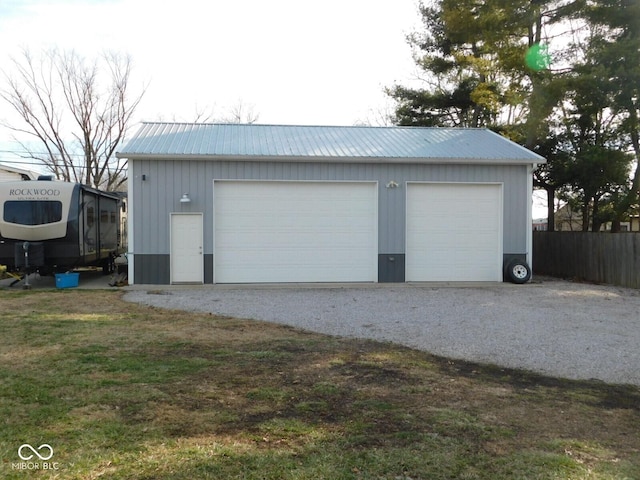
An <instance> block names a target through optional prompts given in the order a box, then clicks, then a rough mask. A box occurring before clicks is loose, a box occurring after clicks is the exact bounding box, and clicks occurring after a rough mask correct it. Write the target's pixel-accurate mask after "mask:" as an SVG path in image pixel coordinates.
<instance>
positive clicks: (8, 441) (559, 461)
mask: <svg viewBox="0 0 640 480" xmlns="http://www.w3.org/2000/svg"><path fill="white" fill-rule="evenodd" d="M0 302H2V307H3V316H2V318H1V320H0V321H1V322H2V327H1V328H2V332H3V339H2V342H0V359H2V364H0V369H1V370H2V371H1V372H0V373H1V374H2V376H1V377H2V378H3V382H2V383H1V384H0V412H1V413H2V415H3V418H5V419H7V421H6V422H5V423H4V425H3V427H2V428H3V429H4V431H3V432H2V435H1V436H0V438H1V439H0V451H1V452H2V465H1V466H2V468H3V469H4V471H3V472H2V473H3V475H2V477H3V478H24V472H23V471H19V470H16V469H15V468H13V466H14V463H15V462H18V461H19V460H18V459H17V453H16V449H17V447H18V446H19V445H20V444H22V443H33V444H38V445H40V444H42V443H48V444H50V445H52V446H54V449H55V450H56V457H55V459H56V461H57V462H58V463H59V468H60V469H59V470H58V471H57V474H58V478H96V477H97V476H99V475H101V474H102V475H104V476H106V477H107V478H170V479H182V478H184V479H187V478H256V479H258V478H273V479H287V478H292V479H293V478H298V479H299V478H309V479H312V478H313V479H317V478H332V479H333V478H336V479H340V478H376V479H384V478H388V479H409V478H411V479H414V480H415V479H439V478H442V479H444V478H468V479H473V478H482V479H484V478H492V479H507V478H508V479H512V478H549V479H551V478H572V479H573V478H576V479H582V478H584V479H614V478H615V479H623V478H629V479H631V478H640V428H639V426H640V389H638V388H635V387H631V386H620V385H606V384H603V383H599V382H579V381H570V380H563V379H557V378H550V377H544V376H540V375H535V374H530V373H527V372H522V371H516V370H508V369H503V368H499V367H496V366H490V365H478V364H473V363H468V362H461V361H452V360H448V359H444V358H438V357H434V356H432V355H429V354H427V353H424V352H419V351H415V350H411V349H407V348H403V347H398V346H395V345H392V344H388V343H379V342H373V341H365V340H349V339H340V338H333V337H326V336H322V335H318V334H312V333H307V332H301V331H298V330H295V329H292V328H289V327H283V326H278V325H273V324H268V323H261V322H254V321H248V320H243V319H233V318H226V317H216V316H212V315H205V314H191V313H184V312H179V311H171V310H162V309H157V308H152V307H144V306H139V305H132V304H128V303H124V302H122V301H121V300H120V293H119V292H117V291H93V292H92V291H80V290H78V291H63V292H61V291H33V292H15V291H0ZM43 365H46V366H47V368H46V369H43ZM38 442H40V443H38ZM40 473H41V472H40ZM21 475H22V476H21Z"/></svg>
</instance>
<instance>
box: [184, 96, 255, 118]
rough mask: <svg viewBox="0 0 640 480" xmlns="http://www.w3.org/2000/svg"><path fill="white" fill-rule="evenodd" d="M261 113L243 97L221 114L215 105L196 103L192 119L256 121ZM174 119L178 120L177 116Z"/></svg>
mask: <svg viewBox="0 0 640 480" xmlns="http://www.w3.org/2000/svg"><path fill="white" fill-rule="evenodd" d="M259 118H260V114H259V113H256V112H255V105H253V104H251V103H250V104H246V103H244V101H243V100H242V99H238V101H237V102H236V103H235V104H234V105H232V106H231V107H229V108H227V109H226V113H224V114H222V115H220V114H218V113H216V111H215V107H207V106H205V107H201V106H199V105H196V108H195V115H194V116H193V119H192V120H190V121H192V122H194V123H207V122H212V123H246V124H252V123H256V122H257V121H258V119H259ZM173 121H177V120H176V118H175V116H174V118H173Z"/></svg>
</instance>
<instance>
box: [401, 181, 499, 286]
mask: <svg viewBox="0 0 640 480" xmlns="http://www.w3.org/2000/svg"><path fill="white" fill-rule="evenodd" d="M406 242H407V245H406V266H405V268H406V280H407V281H501V280H502V185H500V184H464V183H409V184H408V185H407V239H406Z"/></svg>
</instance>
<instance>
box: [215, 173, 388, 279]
mask: <svg viewBox="0 0 640 480" xmlns="http://www.w3.org/2000/svg"><path fill="white" fill-rule="evenodd" d="M377 205H378V202H377V185H376V184H375V183H353V182H345V183H342V182H340V183H332V182H259V181H255V182H250V181H238V182H235V181H216V182H215V184H214V212H215V219H214V230H215V231H214V239H215V246H214V249H215V252H214V281H215V282H216V283H256V282H258V283H259V282H356V281H358V282H375V281H377V254H378V240H377V239H378V232H377V230H378V218H377V217H378V207H377Z"/></svg>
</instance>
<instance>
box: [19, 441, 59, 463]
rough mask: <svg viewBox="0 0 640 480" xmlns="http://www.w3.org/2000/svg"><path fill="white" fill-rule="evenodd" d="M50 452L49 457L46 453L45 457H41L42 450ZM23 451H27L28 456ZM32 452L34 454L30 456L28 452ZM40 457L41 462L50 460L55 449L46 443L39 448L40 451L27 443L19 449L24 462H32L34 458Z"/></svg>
mask: <svg viewBox="0 0 640 480" xmlns="http://www.w3.org/2000/svg"><path fill="white" fill-rule="evenodd" d="M43 449H44V450H47V449H48V450H49V454H48V455H47V454H46V453H45V454H44V455H41V454H40V452H41V451H42V450H43ZM23 450H27V455H24V454H23V453H22V452H23ZM29 450H31V451H32V452H33V453H32V454H29V453H28V451H29ZM34 455H35V456H36V457H38V458H39V459H40V460H49V459H50V458H51V457H53V448H52V447H51V445H48V444H46V443H43V444H42V445H40V446H39V447H38V449H37V450H36V449H35V448H33V447H32V446H31V445H29V444H28V443H25V444H24V445H20V448H18V456H19V457H20V458H21V459H22V460H31V459H32V458H33V456H34Z"/></svg>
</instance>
